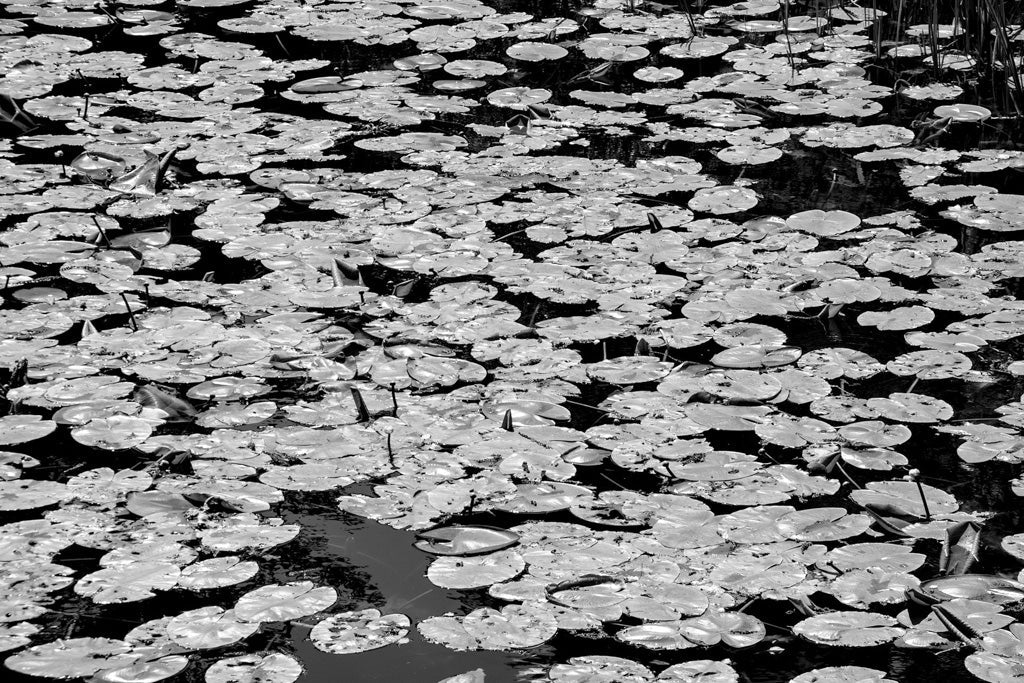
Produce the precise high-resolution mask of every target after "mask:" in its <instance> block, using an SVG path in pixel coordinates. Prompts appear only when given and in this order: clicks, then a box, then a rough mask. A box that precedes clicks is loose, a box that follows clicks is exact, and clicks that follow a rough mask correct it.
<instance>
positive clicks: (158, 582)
mask: <svg viewBox="0 0 1024 683" xmlns="http://www.w3.org/2000/svg"><path fill="white" fill-rule="evenodd" d="M180 573H181V570H180V569H178V567H177V565H174V564H171V563H169V562H130V563H125V564H118V565H114V566H111V567H104V568H103V569H100V570H99V571H95V572H93V573H91V574H86V575H85V576H83V577H82V578H81V579H79V580H78V583H77V584H75V592H76V593H78V594H79V595H84V596H86V597H89V598H91V599H92V601H93V602H95V603H96V604H99V605H110V604H119V603H124V602H135V601H138V600H144V599H146V598H150V597H153V595H154V592H153V591H156V590H164V591H166V590H171V589H172V588H174V586H175V585H176V584H177V583H178V576H179V574H180Z"/></svg>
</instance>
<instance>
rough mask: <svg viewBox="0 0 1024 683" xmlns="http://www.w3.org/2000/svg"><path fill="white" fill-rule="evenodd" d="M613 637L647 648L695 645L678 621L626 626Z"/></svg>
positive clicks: (671, 648)
mask: <svg viewBox="0 0 1024 683" xmlns="http://www.w3.org/2000/svg"><path fill="white" fill-rule="evenodd" d="M615 639H616V640H620V641H622V642H623V643H628V644H629V645H638V646H640V647H645V648H647V649H649V650H685V649H687V648H691V647H696V644H695V643H693V642H691V641H690V640H687V639H686V638H685V637H684V636H683V633H682V629H681V622H679V621H664V622H656V623H650V624H640V625H639V626H627V627H626V628H624V629H622V630H621V631H619V632H618V633H616V634H615Z"/></svg>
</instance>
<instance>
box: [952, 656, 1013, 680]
mask: <svg viewBox="0 0 1024 683" xmlns="http://www.w3.org/2000/svg"><path fill="white" fill-rule="evenodd" d="M964 666H965V667H966V668H967V670H968V671H970V672H971V673H972V674H974V675H975V676H977V677H978V678H980V679H981V680H983V681H986V682H987V683H1024V668H1022V667H1021V665H1020V658H1019V657H1013V656H1009V657H1008V656H1005V655H1001V654H998V653H995V652H975V653H972V654H970V655H967V658H966V659H965V660H964Z"/></svg>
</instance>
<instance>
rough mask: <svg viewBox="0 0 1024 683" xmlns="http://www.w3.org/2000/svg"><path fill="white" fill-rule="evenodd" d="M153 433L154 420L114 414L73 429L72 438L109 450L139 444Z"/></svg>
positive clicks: (87, 444) (86, 444) (81, 442)
mask: <svg viewBox="0 0 1024 683" xmlns="http://www.w3.org/2000/svg"><path fill="white" fill-rule="evenodd" d="M152 433H153V422H152V421H150V420H145V419H142V418H140V417H130V416H128V415H113V416H111V417H104V418H96V419H93V420H89V421H88V422H87V423H85V424H84V425H82V426H81V427H77V428H75V429H72V430H71V438H73V439H74V440H75V441H77V442H78V443H80V444H82V445H84V446H92V447H93V448H102V449H103V450H107V451H116V450H122V449H125V448H132V447H133V446H138V445H139V444H141V443H142V442H144V441H145V440H146V439H148V438H149V437H150V435H151V434H152Z"/></svg>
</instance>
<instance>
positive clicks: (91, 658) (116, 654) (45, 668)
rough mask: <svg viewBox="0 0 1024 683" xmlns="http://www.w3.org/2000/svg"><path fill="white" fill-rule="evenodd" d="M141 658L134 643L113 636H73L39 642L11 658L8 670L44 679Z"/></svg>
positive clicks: (84, 673)
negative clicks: (132, 644) (133, 648)
mask: <svg viewBox="0 0 1024 683" xmlns="http://www.w3.org/2000/svg"><path fill="white" fill-rule="evenodd" d="M137 658H138V656H137V655H135V654H134V653H133V652H132V648H131V646H129V645H128V643H126V642H124V641H123V640H114V639H112V638H70V639H67V640H55V641H53V642H52V643H44V644H42V645H35V646H33V647H30V648H28V649H27V650H23V651H21V652H19V653H18V654H16V655H13V656H11V657H8V658H7V660H6V661H5V662H4V664H5V665H6V666H7V668H8V669H11V670H12V671H17V672H18V673H21V674H26V675H29V676H41V677H43V678H62V679H69V678H82V677H84V676H92V675H93V674H94V673H96V672H97V671H101V670H103V669H110V668H120V667H122V666H128V665H130V664H131V663H132V662H133V661H134V660H136V659H137Z"/></svg>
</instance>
